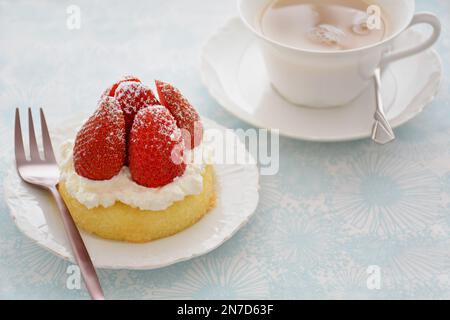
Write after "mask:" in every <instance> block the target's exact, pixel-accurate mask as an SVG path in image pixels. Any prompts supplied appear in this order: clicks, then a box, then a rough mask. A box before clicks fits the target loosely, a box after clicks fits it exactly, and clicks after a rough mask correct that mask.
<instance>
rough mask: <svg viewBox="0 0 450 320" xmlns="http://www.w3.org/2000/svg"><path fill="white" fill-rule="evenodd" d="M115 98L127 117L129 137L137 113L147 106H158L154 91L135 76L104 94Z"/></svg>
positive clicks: (127, 78)
mask: <svg viewBox="0 0 450 320" xmlns="http://www.w3.org/2000/svg"><path fill="white" fill-rule="evenodd" d="M106 93H107V94H108V95H109V96H110V97H115V98H116V99H117V101H118V102H119V106H120V108H121V109H122V111H123V114H124V117H125V128H126V132H127V135H128V134H129V132H130V130H131V127H132V125H133V120H134V116H135V115H136V113H137V112H138V111H139V110H140V109H142V108H144V107H147V106H151V105H158V104H159V101H158V99H156V97H155V95H154V94H153V91H152V90H151V89H150V88H149V87H147V86H145V85H143V84H142V83H141V80H139V78H137V77H134V76H126V77H123V78H122V79H121V80H119V81H118V82H116V83H115V84H113V85H112V86H111V88H108V89H107V90H106V91H105V92H104V94H106Z"/></svg>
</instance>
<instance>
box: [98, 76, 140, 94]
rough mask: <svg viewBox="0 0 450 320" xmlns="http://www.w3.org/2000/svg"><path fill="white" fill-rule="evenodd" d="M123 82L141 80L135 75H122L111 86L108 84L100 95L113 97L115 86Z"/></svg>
mask: <svg viewBox="0 0 450 320" xmlns="http://www.w3.org/2000/svg"><path fill="white" fill-rule="evenodd" d="M123 82H141V80H140V79H139V78H138V77H135V76H124V77H122V79H120V80H119V81H117V82H116V83H114V84H113V85H112V86H110V87H109V88H108V89H106V90H105V92H103V94H102V97H103V96H109V97H114V94H115V92H116V89H117V87H118V86H119V85H120V84H121V83H123Z"/></svg>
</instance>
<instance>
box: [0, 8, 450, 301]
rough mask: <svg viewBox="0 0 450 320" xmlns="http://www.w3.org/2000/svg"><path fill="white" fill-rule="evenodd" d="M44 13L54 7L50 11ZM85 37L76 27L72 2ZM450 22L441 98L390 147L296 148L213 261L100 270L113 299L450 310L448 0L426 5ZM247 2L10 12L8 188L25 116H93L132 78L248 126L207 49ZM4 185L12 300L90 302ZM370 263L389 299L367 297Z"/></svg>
mask: <svg viewBox="0 0 450 320" xmlns="http://www.w3.org/2000/svg"><path fill="white" fill-rule="evenodd" d="M44 3H45V4H46V5H43V4H44ZM73 3H75V4H78V5H79V6H80V8H81V19H82V21H81V23H82V24H81V29H80V30H74V31H70V30H68V29H67V28H66V17H67V14H66V8H67V6H68V5H69V4H73ZM418 7H419V10H428V11H432V12H435V13H437V14H438V15H439V16H440V18H441V21H442V22H443V23H444V31H443V36H442V38H441V40H440V42H439V45H438V46H437V49H438V51H439V52H440V54H441V56H442V58H443V62H444V70H445V71H444V72H445V75H444V82H443V85H442V89H441V92H440V94H439V96H438V97H437V99H436V100H435V101H434V102H433V103H432V105H431V106H430V107H429V108H428V109H426V110H425V112H424V113H423V114H421V115H420V116H418V117H417V118H416V119H414V120H413V121H411V122H410V123H408V124H407V125H405V126H403V127H401V128H399V129H398V130H396V134H397V137H398V139H397V141H395V142H394V143H392V144H390V145H387V146H384V147H381V146H376V145H374V144H373V143H371V142H370V141H368V140H363V141H358V142H350V143H333V144H318V143H308V142H301V141H295V140H291V139H285V138H282V139H281V141H280V144H281V145H280V148H281V155H280V172H279V174H278V175H276V176H270V177H262V179H261V201H260V204H259V207H258V209H257V212H256V214H255V216H254V218H253V219H252V220H251V222H250V223H249V224H248V225H247V226H246V227H244V228H243V229H242V230H241V231H239V232H238V233H237V234H236V235H235V236H234V237H233V238H232V239H231V240H229V241H228V242H227V243H225V244H224V245H223V246H221V247H220V248H219V249H217V250H215V251H214V252H212V253H210V254H208V255H206V256H203V257H200V258H197V259H194V260H191V261H188V262H183V263H179V264H177V265H174V266H171V267H167V268H164V269H160V270H154V271H127V270H121V271H109V270H101V271H100V272H99V273H100V278H101V282H102V285H103V287H104V290H105V294H106V297H107V298H119V299H130V298H138V299H139V298H148V299H152V298H194V299H196V298H200V299H208V298H237V299H239V298H275V299H279V298H288V299H291V298H374V299H379V298H447V299H449V298H450V93H449V78H448V74H449V70H450V54H449V51H450V35H449V30H448V28H449V26H450V25H449V22H448V21H450V1H448V0H431V1H429V0H427V1H425V0H419V1H418ZM235 14H236V10H235V2H234V0H233V1H231V0H228V1H225V0H224V1H219V0H208V1H207V0H189V1H186V0H178V1H173V0H171V1H163V0H161V1H157V0H153V1H130V2H128V1H82V2H81V1H80V2H79V1H70V2H64V1H58V2H56V1H48V3H46V2H45V1H39V2H38V1H5V0H1V1H0V43H1V49H0V146H1V151H0V154H1V158H0V177H1V178H0V179H3V177H4V174H5V171H6V170H7V169H8V168H10V166H11V165H12V164H11V151H12V149H11V148H12V128H13V111H14V108H15V107H21V108H25V107H28V106H32V107H34V108H38V107H41V106H43V107H45V110H46V113H47V115H48V117H49V118H50V119H49V122H50V126H52V124H53V126H54V125H56V124H57V123H58V118H64V117H66V116H67V115H68V114H73V113H78V112H82V113H85V114H86V115H87V114H88V113H90V112H92V110H93V109H94V108H95V103H96V101H97V99H98V97H99V95H100V93H101V92H102V90H103V89H104V88H105V87H106V86H107V85H109V84H110V83H111V82H112V81H114V80H115V79H118V78H119V77H120V76H121V75H123V74H136V75H138V76H140V77H141V78H142V79H143V80H144V81H146V82H150V81H152V79H154V78H159V79H162V80H167V81H170V82H173V83H175V84H176V85H177V86H178V87H180V88H181V89H182V91H183V92H184V93H185V94H186V95H187V96H188V97H189V98H190V100H191V101H192V102H193V103H194V104H195V106H197V108H198V109H199V110H200V111H201V113H202V114H203V115H205V116H207V117H210V118H212V119H214V120H216V121H218V122H219V123H221V124H224V125H226V126H228V127H231V128H241V127H244V128H247V127H248V126H247V125H246V124H245V123H242V122H241V121H239V120H238V119H236V118H234V117H232V116H231V115H229V114H228V113H227V112H225V111H224V110H223V109H222V108H221V107H220V106H219V105H218V104H217V103H216V102H215V101H214V100H213V99H212V98H211V97H210V96H209V95H208V93H207V90H206V89H205V87H204V86H203V85H202V83H201V80H200V76H199V69H198V66H199V55H200V49H201V45H202V44H203V43H204V41H206V39H207V38H208V36H209V35H211V34H212V33H213V32H214V31H215V29H216V28H218V27H220V26H221V25H222V24H223V23H224V22H225V21H226V20H227V19H228V18H229V17H232V16H234V15H235ZM2 188H3V186H0V298H8V299H15V298H27V299H28V298H31V299H34V298H58V299H59V298H64V299H78V298H88V295H87V293H86V291H85V290H84V289H83V290H68V289H66V286H65V282H66V277H67V275H66V268H67V266H68V263H67V262H65V261H63V260H60V259H59V258H57V257H55V256H53V255H52V254H51V253H49V252H47V251H45V250H44V249H41V248H40V247H38V246H37V245H35V244H33V242H32V241H30V240H28V239H27V238H26V237H25V236H23V235H22V234H21V233H20V232H19V231H18V229H17V228H16V226H15V225H14V223H13V221H12V219H11V218H10V216H9V214H8V209H7V207H6V204H5V202H4V201H3V189H2ZM369 265H378V266H379V267H380V268H381V272H382V274H381V275H382V282H381V286H382V287H381V289H380V290H369V289H368V288H367V286H366V280H367V276H368V275H367V273H366V269H367V267H368V266H369Z"/></svg>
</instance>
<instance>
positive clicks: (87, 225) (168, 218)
mask: <svg viewBox="0 0 450 320" xmlns="http://www.w3.org/2000/svg"><path fill="white" fill-rule="evenodd" d="M58 189H59V192H60V193H61V196H62V197H63V199H64V201H65V203H66V205H67V207H68V208H69V211H70V213H71V215H72V217H73V219H74V220H75V223H76V224H77V225H78V226H79V227H80V228H82V229H84V230H86V231H88V232H90V233H93V234H95V235H98V236H100V237H102V238H106V239H112V240H120V241H129V242H148V241H151V240H155V239H159V238H163V237H167V236H170V235H173V234H175V233H177V232H180V231H181V230H184V229H186V228H188V227H190V226H191V225H193V224H194V223H196V222H197V221H198V220H199V219H200V218H202V217H203V216H204V215H205V213H206V212H208V210H209V209H211V208H212V207H214V205H215V200H216V196H215V190H214V171H213V168H212V166H210V165H208V166H206V168H205V171H204V173H203V191H202V192H201V193H200V194H198V195H190V196H187V197H185V198H184V199H183V200H181V201H177V202H175V203H173V204H172V205H171V206H170V207H168V208H167V209H165V210H158V211H152V210H140V209H138V208H132V207H130V206H128V205H126V204H124V203H122V202H119V201H118V202H116V203H115V204H114V205H113V206H110V207H108V208H105V207H102V206H98V207H96V208H92V209H88V208H86V207H85V206H84V205H83V204H81V203H80V202H78V200H76V199H75V198H73V197H72V196H71V195H70V194H69V193H68V191H67V189H66V187H65V185H64V182H61V183H60V184H59V186H58Z"/></svg>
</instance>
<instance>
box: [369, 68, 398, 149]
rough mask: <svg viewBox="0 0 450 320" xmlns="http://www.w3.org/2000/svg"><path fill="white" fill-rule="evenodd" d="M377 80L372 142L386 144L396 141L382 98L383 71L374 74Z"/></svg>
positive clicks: (377, 70) (379, 70)
mask: <svg viewBox="0 0 450 320" xmlns="http://www.w3.org/2000/svg"><path fill="white" fill-rule="evenodd" d="M374 79H375V81H374V82H375V96H376V111H375V115H374V120H375V122H374V124H373V128H372V140H373V141H375V142H376V143H378V144H386V143H388V142H391V141H392V140H394V139H395V134H394V131H393V130H392V127H391V125H390V124H389V121H388V120H387V119H386V115H385V113H384V107H383V97H382V96H381V69H380V68H377V69H376V70H375V72H374Z"/></svg>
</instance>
